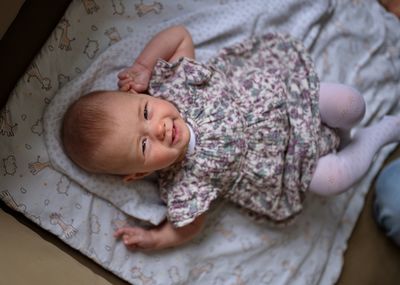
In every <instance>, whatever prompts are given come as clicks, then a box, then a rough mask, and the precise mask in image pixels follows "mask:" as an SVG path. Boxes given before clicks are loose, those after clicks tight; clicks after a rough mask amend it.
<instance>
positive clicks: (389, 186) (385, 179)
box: [374, 159, 400, 246]
mask: <svg viewBox="0 0 400 285" xmlns="http://www.w3.org/2000/svg"><path fill="white" fill-rule="evenodd" d="M374 215H375V219H376V221H377V223H378V224H379V225H380V226H381V227H382V229H383V230H384V231H385V233H386V235H387V236H389V237H390V238H391V239H392V240H393V241H394V242H395V243H396V244H397V245H399V246H400V159H397V160H395V161H393V162H392V163H390V164H389V165H388V166H386V167H385V168H384V169H383V170H382V171H381V173H380V174H379V176H378V179H377V181H376V195H375V201H374Z"/></svg>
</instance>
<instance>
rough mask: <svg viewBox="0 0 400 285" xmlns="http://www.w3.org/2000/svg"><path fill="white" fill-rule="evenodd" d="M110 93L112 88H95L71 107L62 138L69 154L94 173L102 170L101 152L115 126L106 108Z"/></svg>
mask: <svg viewBox="0 0 400 285" xmlns="http://www.w3.org/2000/svg"><path fill="white" fill-rule="evenodd" d="M108 96H110V93H109V92H108V91H93V92H90V93H88V94H86V95H84V96H82V97H80V98H79V99H78V100H76V101H75V102H74V103H72V104H71V106H70V107H69V108H68V110H67V111H66V113H65V115H64V118H63V122H62V129H61V140H62V142H63V146H64V150H65V152H66V154H67V155H68V156H69V157H70V158H71V160H72V161H74V162H75V163H76V164H78V165H79V166H80V167H82V168H83V169H86V170H88V171H90V172H102V165H101V164H102V163H101V159H100V160H99V157H98V151H99V148H100V147H101V145H102V142H103V141H104V138H105V137H107V136H109V135H111V132H112V129H113V126H114V121H113V118H112V116H111V114H109V113H108V112H107V111H106V109H105V99H106V98H108Z"/></svg>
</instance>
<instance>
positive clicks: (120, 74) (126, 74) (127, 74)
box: [117, 70, 129, 80]
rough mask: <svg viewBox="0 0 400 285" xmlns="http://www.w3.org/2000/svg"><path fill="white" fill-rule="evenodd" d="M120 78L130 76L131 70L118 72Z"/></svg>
mask: <svg viewBox="0 0 400 285" xmlns="http://www.w3.org/2000/svg"><path fill="white" fill-rule="evenodd" d="M117 76H118V78H119V79H121V80H122V79H125V78H127V77H128V76H129V71H128V70H123V71H121V72H120V73H118V74H117Z"/></svg>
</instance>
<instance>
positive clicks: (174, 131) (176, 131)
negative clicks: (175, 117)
mask: <svg viewBox="0 0 400 285" xmlns="http://www.w3.org/2000/svg"><path fill="white" fill-rule="evenodd" d="M177 138H178V129H177V128H176V126H175V122H173V123H172V145H174V144H175V143H176V140H177Z"/></svg>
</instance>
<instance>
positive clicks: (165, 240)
mask: <svg viewBox="0 0 400 285" xmlns="http://www.w3.org/2000/svg"><path fill="white" fill-rule="evenodd" d="M204 216H205V215H204V214H203V215H201V216H199V217H197V218H196V219H195V220H194V221H193V222H192V223H190V224H188V225H186V226H183V227H180V228H175V227H174V226H173V225H172V224H171V223H170V222H169V221H165V222H164V223H163V224H162V225H160V226H158V227H156V228H153V229H148V230H146V229H143V228H139V227H126V228H120V229H118V230H117V231H116V232H115V234H114V236H115V237H117V238H119V237H122V240H123V242H124V244H125V246H126V247H128V248H129V249H146V250H155V249H164V248H169V247H174V246H178V245H181V244H184V243H185V242H188V241H190V240H191V239H193V238H194V237H195V236H196V235H197V234H198V233H199V232H200V231H201V229H202V228H203V224H204V220H205V217H204Z"/></svg>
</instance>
